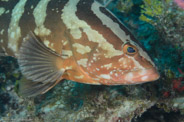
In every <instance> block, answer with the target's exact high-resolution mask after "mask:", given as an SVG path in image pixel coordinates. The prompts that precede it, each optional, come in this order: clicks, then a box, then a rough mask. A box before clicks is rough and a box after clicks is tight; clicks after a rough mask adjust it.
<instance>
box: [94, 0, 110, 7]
mask: <svg viewBox="0 0 184 122" xmlns="http://www.w3.org/2000/svg"><path fill="white" fill-rule="evenodd" d="M96 1H97V2H99V3H100V4H101V5H102V6H103V7H107V6H108V5H109V4H110V3H111V2H112V0H96Z"/></svg>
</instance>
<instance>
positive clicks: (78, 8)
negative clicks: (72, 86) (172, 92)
mask: <svg viewBox="0 0 184 122" xmlns="http://www.w3.org/2000/svg"><path fill="white" fill-rule="evenodd" d="M9 3H11V4H9ZM0 47H1V50H3V52H4V53H5V54H6V55H10V56H15V57H17V58H18V63H19V65H20V68H21V70H22V73H23V74H24V75H25V77H26V79H28V81H29V82H26V83H24V86H23V87H22V89H23V94H25V95H28V96H34V95H37V94H40V93H44V92H46V91H48V90H49V89H50V88H52V87H53V86H55V85H56V84H57V83H58V82H59V81H60V80H62V79H68V80H73V81H77V82H81V83H88V84H105V85H120V84H139V83H144V82H148V81H153V80H156V79H158V78H159V74H158V73H157V71H156V67H155V65H154V63H153V62H152V60H151V59H150V57H149V56H148V55H147V53H146V52H145V51H144V50H143V49H142V48H141V47H140V46H139V45H138V44H137V41H136V39H135V38H134V36H133V35H132V34H131V33H130V32H129V31H128V29H127V28H126V27H125V26H124V25H123V24H122V23H121V22H120V21H119V20H118V19H117V18H116V17H115V16H114V15H113V14H112V13H111V12H110V11H109V10H107V9H106V8H105V7H103V6H102V5H101V4H99V3H98V2H96V1H94V0H35V1H31V0H6V1H1V2H0ZM28 84H29V85H28Z"/></svg>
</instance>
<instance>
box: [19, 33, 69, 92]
mask: <svg viewBox="0 0 184 122" xmlns="http://www.w3.org/2000/svg"><path fill="white" fill-rule="evenodd" d="M58 62H60V63H62V58H61V57H60V55H58V54H57V53H56V52H54V51H52V50H51V49H49V48H47V47H46V46H45V45H44V44H43V43H42V42H41V41H40V40H39V39H38V38H37V37H36V36H35V35H34V33H32V32H30V33H29V34H28V36H27V37H26V38H25V40H24V42H23V44H22V45H21V47H20V51H19V56H18V63H19V66H20V69H21V71H22V73H23V75H25V77H26V78H27V79H28V80H31V82H32V84H31V82H29V85H30V90H31V88H33V89H34V94H35V93H36V90H38V91H42V92H43V91H44V90H47V89H48V88H50V87H52V86H53V85H54V84H55V83H56V82H58V80H60V79H61V77H62V75H63V73H64V71H65V69H64V68H60V67H58V64H57V63H58ZM36 85H38V86H36ZM25 86H26V85H25ZM30 90H29V91H30ZM23 91H24V90H23Z"/></svg>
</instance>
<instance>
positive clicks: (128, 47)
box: [123, 44, 137, 55]
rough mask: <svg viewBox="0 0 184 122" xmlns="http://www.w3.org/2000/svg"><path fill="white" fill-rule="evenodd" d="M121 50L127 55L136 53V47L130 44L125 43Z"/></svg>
mask: <svg viewBox="0 0 184 122" xmlns="http://www.w3.org/2000/svg"><path fill="white" fill-rule="evenodd" d="M123 52H124V53H125V54H128V55H135V54H136V53H137V48H136V47H135V46H133V45H131V44H125V45H124V47H123Z"/></svg>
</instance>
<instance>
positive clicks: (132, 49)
mask: <svg viewBox="0 0 184 122" xmlns="http://www.w3.org/2000/svg"><path fill="white" fill-rule="evenodd" d="M127 51H128V53H135V49H134V48H132V47H128V48H127Z"/></svg>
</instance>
